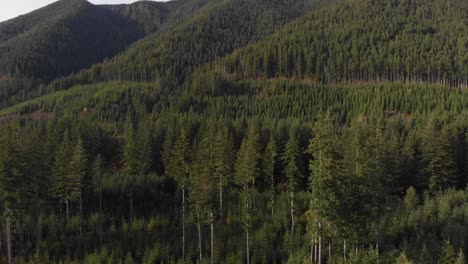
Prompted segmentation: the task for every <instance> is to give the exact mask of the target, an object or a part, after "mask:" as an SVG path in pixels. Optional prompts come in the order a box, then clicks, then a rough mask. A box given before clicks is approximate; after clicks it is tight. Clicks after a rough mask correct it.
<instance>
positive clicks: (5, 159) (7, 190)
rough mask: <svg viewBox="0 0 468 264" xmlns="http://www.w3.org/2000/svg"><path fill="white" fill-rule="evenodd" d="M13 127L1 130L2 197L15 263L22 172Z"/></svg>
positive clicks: (8, 246)
mask: <svg viewBox="0 0 468 264" xmlns="http://www.w3.org/2000/svg"><path fill="white" fill-rule="evenodd" d="M12 133H13V131H11V129H1V130H0V198H1V202H2V207H3V219H4V221H5V222H4V224H3V226H4V227H5V241H6V251H7V259H8V263H9V264H11V263H13V238H14V228H13V226H14V223H15V216H16V213H15V212H16V211H17V210H18V209H19V208H17V206H18V201H19V200H20V195H21V185H22V182H21V180H22V179H21V176H22V175H21V174H20V170H19V168H18V167H17V164H18V162H19V160H18V159H17V158H18V157H17V147H16V144H15V142H14V139H13V138H12Z"/></svg>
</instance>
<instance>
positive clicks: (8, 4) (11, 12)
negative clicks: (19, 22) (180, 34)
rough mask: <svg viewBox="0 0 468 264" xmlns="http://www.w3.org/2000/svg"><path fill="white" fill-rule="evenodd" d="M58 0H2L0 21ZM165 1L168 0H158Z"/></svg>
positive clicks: (106, 0)
mask: <svg viewBox="0 0 468 264" xmlns="http://www.w3.org/2000/svg"><path fill="white" fill-rule="evenodd" d="M55 1H56V0H0V22H2V21H5V20H8V19H10V18H14V17H17V16H19V15H23V14H26V13H29V12H31V11H33V10H36V9H38V8H41V7H43V6H46V5H48V4H51V3H53V2H55ZM88 1H89V2H91V3H93V4H124V3H133V2H136V0H88ZM158 1H161V2H165V1H167V0H158Z"/></svg>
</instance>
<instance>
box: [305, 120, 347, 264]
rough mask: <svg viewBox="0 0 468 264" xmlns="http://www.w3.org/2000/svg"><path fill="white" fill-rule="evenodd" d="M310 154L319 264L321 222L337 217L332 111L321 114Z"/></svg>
mask: <svg viewBox="0 0 468 264" xmlns="http://www.w3.org/2000/svg"><path fill="white" fill-rule="evenodd" d="M308 152H309V153H310V154H312V156H313V159H312V160H311V161H310V164H309V168H310V171H311V175H310V189H311V209H312V211H314V212H316V214H317V217H316V219H318V225H315V224H313V225H314V226H318V227H319V230H318V239H319V245H318V252H319V253H318V262H319V263H321V261H322V254H321V252H322V245H321V241H322V234H321V228H322V222H324V221H327V222H332V221H333V219H339V217H338V212H337V208H338V202H339V201H338V195H337V193H338V191H339V190H337V187H339V186H340V182H339V179H340V175H339V167H340V165H339V154H338V147H337V137H336V134H335V126H334V121H333V119H332V116H331V112H326V113H321V114H319V116H318V119H317V121H316V122H315V124H314V126H313V129H312V139H311V140H310V144H309V147H308Z"/></svg>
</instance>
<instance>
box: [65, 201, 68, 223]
mask: <svg viewBox="0 0 468 264" xmlns="http://www.w3.org/2000/svg"><path fill="white" fill-rule="evenodd" d="M68 212H69V209H68V199H65V214H66V220H67V221H68V216H69V213H68Z"/></svg>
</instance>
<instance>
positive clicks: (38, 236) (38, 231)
mask: <svg viewBox="0 0 468 264" xmlns="http://www.w3.org/2000/svg"><path fill="white" fill-rule="evenodd" d="M40 206H41V205H40V201H39V199H38V198H37V196H36V254H39V246H40V243H41V213H40V212H41V209H40Z"/></svg>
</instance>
